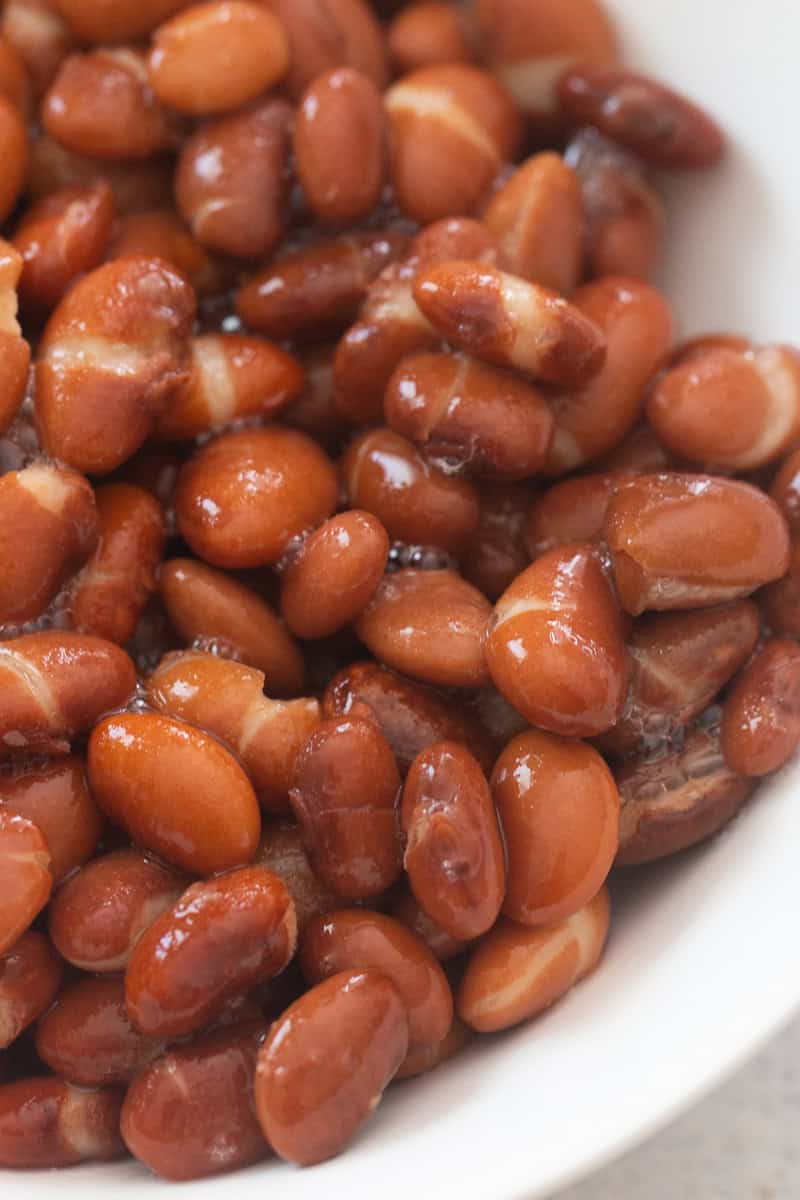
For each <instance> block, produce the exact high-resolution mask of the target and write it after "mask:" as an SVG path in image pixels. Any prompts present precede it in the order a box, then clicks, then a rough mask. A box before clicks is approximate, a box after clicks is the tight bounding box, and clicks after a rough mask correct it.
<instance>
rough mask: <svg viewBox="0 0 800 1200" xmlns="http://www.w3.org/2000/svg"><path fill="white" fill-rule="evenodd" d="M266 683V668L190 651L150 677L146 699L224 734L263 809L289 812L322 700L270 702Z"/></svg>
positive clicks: (168, 712) (166, 660)
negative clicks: (300, 763)
mask: <svg viewBox="0 0 800 1200" xmlns="http://www.w3.org/2000/svg"><path fill="white" fill-rule="evenodd" d="M263 687H264V675H263V673H262V672H261V671H257V670H255V669H253V668H252V667H245V666H242V665H241V664H240V663H236V662H231V661H230V660H229V659H223V658H218V657H217V656H216V655H213V654H201V653H198V652H194V651H188V652H186V653H178V654H170V655H167V656H166V657H165V658H163V659H162V660H161V662H160V664H159V665H158V666H157V667H156V669H155V671H154V672H153V674H152V675H151V676H150V678H149V680H148V683H147V701H148V703H149V704H150V706H151V707H152V708H154V709H155V710H156V711H157V712H160V713H164V714H165V715H166V716H170V717H177V718H178V719H180V720H183V721H188V722H189V723H190V724H192V725H196V726H197V727H198V728H200V729H204V730H206V731H207V732H208V733H211V734H213V735H214V736H215V737H216V738H219V740H220V741H221V742H223V743H224V744H225V745H226V746H228V747H229V748H230V749H231V750H232V751H233V752H234V754H236V755H237V756H238V758H239V760H240V762H241V763H242V765H243V766H244V768H245V770H246V771H247V773H248V775H249V777H250V780H251V782H252V784H253V787H254V788H255V792H256V795H257V796H258V799H259V801H260V802H261V805H262V807H263V808H265V809H266V810H267V811H268V812H286V811H288V809H289V788H290V787H291V783H292V778H293V775H294V769H295V764H296V761H297V756H298V754H299V753H300V751H301V749H302V748H303V746H304V745H305V743H306V741H307V740H308V738H309V737H310V736H311V734H312V733H313V732H314V730H315V729H316V728H317V726H318V725H319V722H320V710H319V704H318V702H317V701H316V700H313V699H310V698H309V699H302V700H290V701H289V702H288V703H284V702H282V701H280V700H270V699H268V698H267V697H266V696H265V695H264V692H263Z"/></svg>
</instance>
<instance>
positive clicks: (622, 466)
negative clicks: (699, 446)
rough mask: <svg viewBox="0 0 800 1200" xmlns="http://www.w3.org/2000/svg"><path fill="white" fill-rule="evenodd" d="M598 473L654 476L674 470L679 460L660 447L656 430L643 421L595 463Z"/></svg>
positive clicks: (678, 464)
mask: <svg viewBox="0 0 800 1200" xmlns="http://www.w3.org/2000/svg"><path fill="white" fill-rule="evenodd" d="M595 466H596V468H597V470H598V471H601V472H602V471H623V472H624V471H628V472H630V473H631V474H632V475H653V474H655V473H657V472H658V471H671V470H674V469H676V468H678V467H679V466H680V461H679V460H678V459H676V458H675V457H674V456H673V455H672V454H670V453H669V452H668V451H667V450H665V449H664V447H663V446H662V445H661V442H660V441H659V440H658V438H657V437H656V435H655V433H654V431H653V429H652V428H651V427H650V426H649V425H648V424H647V423H646V422H645V421H641V422H640V423H639V424H638V425H636V426H634V428H633V429H632V430H631V432H630V433H629V434H628V436H627V437H626V438H624V439H623V441H621V442H620V443H619V445H618V446H615V447H614V449H613V450H612V451H611V452H610V453H609V454H604V455H603V457H602V458H601V459H599V460H598V461H597V463H596V464H595Z"/></svg>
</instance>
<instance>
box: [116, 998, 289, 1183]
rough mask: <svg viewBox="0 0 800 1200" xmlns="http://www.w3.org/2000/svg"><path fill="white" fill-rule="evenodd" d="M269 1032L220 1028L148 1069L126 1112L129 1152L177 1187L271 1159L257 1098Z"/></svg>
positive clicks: (133, 1088)
mask: <svg viewBox="0 0 800 1200" xmlns="http://www.w3.org/2000/svg"><path fill="white" fill-rule="evenodd" d="M264 1033H265V1029H264V1026H263V1025H262V1024H261V1023H260V1022H258V1023H256V1024H246V1025H239V1026H234V1027H233V1028H231V1029H219V1030H216V1031H215V1032H214V1033H208V1034H205V1035H204V1036H203V1037H199V1038H195V1039H194V1040H193V1041H191V1042H189V1043H187V1044H186V1045H184V1046H178V1047H176V1048H174V1049H172V1050H170V1051H169V1052H168V1053H167V1054H165V1055H163V1057H161V1058H159V1059H156V1061H155V1062H154V1063H151V1064H150V1066H149V1067H146V1068H145V1069H144V1071H142V1073H141V1074H140V1075H139V1076H138V1077H137V1078H136V1079H135V1080H134V1082H133V1083H132V1084H131V1086H130V1088H129V1089H128V1093H127V1095H126V1097H125V1103H124V1104H123V1106H122V1136H123V1138H124V1140H125V1144H126V1145H127V1147H128V1149H129V1150H130V1152H131V1154H134V1155H135V1156H136V1158H138V1159H139V1161H140V1162H143V1163H144V1164H145V1166H146V1167H149V1168H150V1170H151V1171H154V1172H155V1173H156V1174H157V1175H160V1176H161V1177H162V1178H163V1179H169V1180H172V1181H176V1182H181V1181H184V1180H188V1179H201V1178H203V1177H204V1176H207V1175H215V1174H217V1173H219V1172H220V1171H232V1170H235V1169H236V1168H237V1167H244V1166H248V1165H249V1164H250V1163H254V1162H258V1161H259V1160H260V1159H262V1158H266V1157H267V1155H268V1154H269V1153H270V1149H269V1146H268V1145H267V1143H266V1141H265V1140H264V1135H263V1133H262V1132H261V1126H260V1125H259V1123H258V1120H257V1119H256V1114H255V1101H254V1098H253V1082H254V1078H255V1069H256V1054H257V1052H258V1048H259V1046H260V1045H261V1042H262V1041H263V1038H264Z"/></svg>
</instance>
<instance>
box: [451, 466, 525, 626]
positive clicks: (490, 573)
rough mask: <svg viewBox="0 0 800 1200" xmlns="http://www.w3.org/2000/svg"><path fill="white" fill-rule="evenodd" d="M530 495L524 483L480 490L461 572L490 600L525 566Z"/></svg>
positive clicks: (497, 595) (499, 593) (503, 589)
mask: <svg viewBox="0 0 800 1200" xmlns="http://www.w3.org/2000/svg"><path fill="white" fill-rule="evenodd" d="M532 496H533V489H532V488H530V487H528V486H526V485H525V484H510V485H509V484H506V485H499V484H498V485H495V486H493V487H484V488H482V489H481V520H480V524H479V526H478V529H477V532H476V533H475V535H474V536H473V538H472V539H471V541H470V545H469V548H468V550H467V553H466V555H465V556H464V558H463V559H462V562H461V573H462V574H463V576H464V578H465V579H466V580H468V581H469V582H470V583H471V584H474V586H475V587H476V588H478V590H479V591H481V592H483V594H484V596H486V597H487V599H489V600H491V601H492V603H494V601H495V600H497V599H498V598H499V597H500V596H502V594H503V592H504V591H505V590H506V588H507V587H509V586H510V585H511V584H512V583H513V581H514V580H515V579H516V577H517V576H518V575H519V574H520V572H522V571H524V570H525V567H527V565H528V553H527V551H526V549H525V541H524V533H525V521H526V518H527V515H528V510H529V508H530V505H531V499H532Z"/></svg>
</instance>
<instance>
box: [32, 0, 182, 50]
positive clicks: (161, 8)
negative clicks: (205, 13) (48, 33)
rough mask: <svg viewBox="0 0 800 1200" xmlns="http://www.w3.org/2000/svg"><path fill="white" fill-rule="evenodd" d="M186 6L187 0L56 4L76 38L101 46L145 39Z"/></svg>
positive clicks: (65, 1)
mask: <svg viewBox="0 0 800 1200" xmlns="http://www.w3.org/2000/svg"><path fill="white" fill-rule="evenodd" d="M184 4H185V0H135V2H134V0H114V2H113V3H109V0H56V6H57V8H58V10H59V12H61V13H62V14H63V15H64V17H65V18H66V20H67V21H68V22H69V25H70V28H71V29H72V30H73V31H74V33H75V36H76V37H77V38H79V39H80V40H81V41H84V42H97V43H99V44H101V45H105V44H108V43H109V42H130V41H135V40H136V39H137V38H142V37H145V36H146V35H147V34H149V33H151V32H152V30H154V29H155V27H156V26H157V25H159V24H160V23H161V22H162V21H165V20H166V19H167V17H171V16H172V14H173V13H174V12H177V10H178V9H179V8H182V7H183V5H184Z"/></svg>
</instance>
